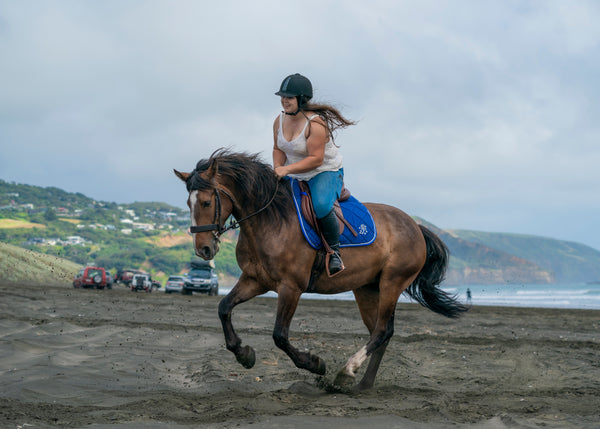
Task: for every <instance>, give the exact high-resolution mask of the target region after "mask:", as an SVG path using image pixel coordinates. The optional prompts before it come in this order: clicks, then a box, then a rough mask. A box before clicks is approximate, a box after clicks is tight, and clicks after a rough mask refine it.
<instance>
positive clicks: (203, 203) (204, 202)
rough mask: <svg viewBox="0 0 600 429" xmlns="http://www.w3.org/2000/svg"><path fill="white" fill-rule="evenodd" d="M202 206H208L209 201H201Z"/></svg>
mask: <svg viewBox="0 0 600 429" xmlns="http://www.w3.org/2000/svg"><path fill="white" fill-rule="evenodd" d="M202 207H210V201H202Z"/></svg>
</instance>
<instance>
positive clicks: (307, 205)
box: [298, 180, 358, 253]
mask: <svg viewBox="0 0 600 429" xmlns="http://www.w3.org/2000/svg"><path fill="white" fill-rule="evenodd" d="M298 186H300V191H301V193H300V195H302V199H301V201H302V202H301V207H302V215H303V216H304V219H306V222H307V223H308V225H310V227H311V228H312V229H314V231H315V232H316V234H317V235H318V236H319V238H320V239H321V242H322V243H323V247H325V251H326V252H327V253H330V252H331V249H330V248H329V244H327V241H326V240H325V237H324V236H323V231H322V230H321V226H320V225H319V222H317V215H316V213H315V208H314V207H313V203H312V198H311V196H310V188H309V187H308V183H307V182H305V181H304V180H299V181H298ZM350 196H351V194H350V191H349V190H348V189H347V188H346V186H343V187H342V192H341V194H340V197H339V198H338V199H337V201H336V202H335V203H333V211H334V212H335V215H336V216H337V218H338V221H339V222H338V223H339V225H340V235H341V234H342V232H344V227H346V228H348V230H349V231H350V233H351V234H352V235H353V236H354V237H356V236H358V233H357V232H356V231H355V230H354V228H352V225H350V222H348V221H347V220H346V218H345V217H344V212H343V211H342V208H341V207H340V201H346V200H348V198H350Z"/></svg>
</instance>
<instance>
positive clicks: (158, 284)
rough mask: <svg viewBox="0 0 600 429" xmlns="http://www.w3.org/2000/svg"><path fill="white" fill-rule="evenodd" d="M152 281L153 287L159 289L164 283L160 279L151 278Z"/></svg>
mask: <svg viewBox="0 0 600 429" xmlns="http://www.w3.org/2000/svg"><path fill="white" fill-rule="evenodd" d="M151 281H152V289H154V290H157V289H160V288H161V287H162V284H160V282H159V281H158V280H154V279H151Z"/></svg>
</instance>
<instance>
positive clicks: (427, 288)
mask: <svg viewBox="0 0 600 429" xmlns="http://www.w3.org/2000/svg"><path fill="white" fill-rule="evenodd" d="M419 227H420V228H421V232H422V233H423V236H424V237H425V243H426V244H427V260H426V261H425V265H424V266H423V269H421V272H420V273H419V275H418V276H417V278H416V279H415V281H414V282H413V283H412V284H411V285H410V286H409V287H408V288H407V289H406V293H408V295H409V296H410V297H411V298H412V299H414V300H415V301H417V302H418V303H419V304H421V305H422V306H423V307H426V308H428V309H430V310H431V311H435V312H436V313H439V314H441V315H443V316H446V317H452V318H456V317H459V316H460V315H461V313H463V312H465V311H467V310H468V309H469V308H468V307H466V306H464V305H462V304H460V303H459V302H458V301H457V299H456V296H453V295H450V294H448V293H447V292H444V291H443V290H441V289H440V288H439V287H438V285H439V284H440V283H441V282H442V280H444V275H445V273H446V268H447V267H448V262H449V259H450V252H449V250H448V248H447V247H446V245H445V244H444V242H443V241H442V240H441V239H440V238H439V237H438V236H437V235H435V234H434V233H433V232H431V231H430V230H429V229H427V228H425V227H424V226H423V225H419Z"/></svg>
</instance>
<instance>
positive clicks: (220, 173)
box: [173, 149, 467, 390]
mask: <svg viewBox="0 0 600 429" xmlns="http://www.w3.org/2000/svg"><path fill="white" fill-rule="evenodd" d="M173 171H174V172H175V175H176V176H177V177H179V178H180V179H181V180H182V181H184V182H185V184H186V187H187V191H188V193H189V196H188V200H187V205H188V206H189V208H190V213H191V225H192V226H191V228H190V231H191V233H192V236H193V245H194V249H195V253H196V255H198V256H199V257H201V258H203V259H205V260H210V259H213V258H214V257H215V255H216V254H217V252H218V251H219V236H220V235H221V234H222V233H223V232H225V231H226V230H228V229H231V228H234V227H239V228H240V232H239V237H238V242H237V247H236V257H237V262H238V264H239V266H240V268H241V270H242V274H241V276H240V278H239V280H238V281H237V283H236V284H235V286H234V287H233V288H232V289H231V291H230V292H229V294H227V296H225V297H224V298H223V299H222V300H221V302H220V303H219V318H220V320H221V323H222V325H223V332H224V334H225V342H226V346H227V349H228V350H230V351H231V352H233V354H234V355H235V357H236V359H237V361H238V362H239V363H240V364H242V365H243V366H244V367H245V368H252V367H253V366H254V364H255V361H256V358H255V352H254V349H252V348H251V347H249V346H247V345H246V346H242V341H241V339H240V338H239V336H238V335H237V334H236V332H235V330H234V328H233V325H232V323H231V313H232V310H233V308H234V307H235V306H237V305H238V304H241V303H243V302H245V301H248V300H249V299H251V298H254V297H255V296H257V295H262V294H264V293H266V292H268V291H274V292H276V293H277V295H278V298H277V315H276V320H275V328H274V330H273V339H274V341H275V344H276V345H277V347H279V348H280V349H282V350H283V351H284V352H285V353H286V354H287V355H288V356H289V357H290V358H291V360H292V361H293V362H294V364H295V365H296V366H297V367H298V368H303V369H307V370H308V371H310V372H312V373H316V374H319V375H324V374H325V370H326V365H325V362H324V361H323V360H322V359H321V358H320V357H318V356H316V355H313V354H311V353H309V352H303V351H300V350H298V349H297V348H295V347H294V346H293V345H292V344H291V343H290V341H289V328H290V324H291V321H292V317H293V316H294V312H295V311H296V307H297V305H298V301H299V299H300V296H301V295H302V294H303V293H305V292H313V293H320V294H337V293H341V292H346V291H352V292H353V293H354V297H355V299H356V303H357V304H358V308H359V312H360V315H361V317H362V320H363V322H364V324H365V325H366V327H367V329H368V331H369V333H370V338H369V341H368V342H367V343H366V345H364V346H363V347H362V348H361V349H360V350H358V352H356V353H355V354H354V355H353V356H352V357H351V358H350V359H349V360H348V361H347V363H346V364H345V366H344V367H342V368H341V370H340V371H339V372H338V374H337V376H336V378H335V381H334V384H335V385H336V386H340V387H348V386H351V385H352V384H353V383H354V379H355V377H356V372H357V371H358V369H359V368H360V367H361V365H362V364H363V363H364V362H365V360H366V359H367V358H368V357H370V361H369V364H368V366H367V370H366V371H365V374H364V376H363V378H362V379H361V381H360V383H358V385H357V386H355V387H356V389H358V390H363V389H368V388H371V387H372V386H373V383H374V380H375V376H376V374H377V370H378V369H379V365H380V363H381V359H382V357H383V355H384V353H385V349H386V347H387V345H388V342H389V340H390V338H391V337H392V335H393V332H394V314H395V310H396V304H397V302H398V298H399V297H400V295H401V294H402V293H403V292H406V293H407V294H408V295H409V296H410V297H411V298H413V299H414V300H416V301H417V302H418V303H420V304H421V305H423V306H424V307H426V308H429V309H430V310H432V311H434V312H436V313H439V314H441V315H444V316H447V317H450V318H455V317H458V316H459V315H460V314H461V313H462V312H464V311H466V310H467V307H465V306H463V305H461V304H459V303H458V302H457V300H456V298H455V297H453V296H451V295H449V294H447V293H446V292H445V291H443V290H441V289H440V288H439V287H438V286H439V284H440V282H441V281H442V280H443V276H444V273H445V270H446V267H447V265H448V259H449V252H448V249H447V247H446V246H445V245H444V243H443V242H442V241H441V239H440V238H439V237H437V236H436V235H435V234H434V233H433V232H431V231H430V230H429V229H427V228H426V227H424V226H422V225H417V223H416V222H415V221H414V220H413V219H412V218H411V217H410V216H408V215H407V214H406V213H404V212H403V211H401V210H399V209H397V208H395V207H392V206H388V205H384V204H372V203H366V204H365V206H367V208H368V209H369V211H370V213H371V215H372V216H373V219H374V220H375V224H376V227H377V231H378V234H377V238H376V239H375V241H374V242H373V243H372V244H370V245H369V246H366V247H347V248H342V250H341V252H342V253H341V254H342V258H343V260H344V262H345V265H346V267H347V268H346V270H345V271H343V272H342V273H341V274H339V275H337V276H335V277H331V278H330V277H328V276H327V274H326V273H318V274H316V275H315V273H314V269H313V267H314V263H315V260H316V258H318V251H317V250H315V249H313V248H312V247H311V246H310V245H309V244H308V243H307V241H306V240H305V239H304V237H303V235H302V231H301V229H300V225H299V222H298V218H297V215H296V211H295V208H294V204H293V201H292V192H291V189H290V186H289V184H288V183H287V180H286V179H280V180H278V179H277V177H276V175H275V173H274V171H273V168H272V167H271V166H270V165H267V164H265V163H263V162H262V161H261V160H260V159H259V155H258V154H247V153H236V152H232V151H230V150H227V149H219V150H217V151H215V152H214V153H213V154H212V155H211V156H210V158H209V159H205V160H200V161H199V162H198V163H197V165H196V168H195V169H194V170H193V171H192V172H191V173H182V172H179V171H177V170H173ZM230 215H233V217H234V218H235V219H236V221H235V222H233V221H232V223H231V224H230V225H229V227H226V226H225V221H226V219H227V218H228V217H229V216H230ZM321 258H322V257H321Z"/></svg>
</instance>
